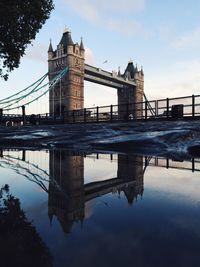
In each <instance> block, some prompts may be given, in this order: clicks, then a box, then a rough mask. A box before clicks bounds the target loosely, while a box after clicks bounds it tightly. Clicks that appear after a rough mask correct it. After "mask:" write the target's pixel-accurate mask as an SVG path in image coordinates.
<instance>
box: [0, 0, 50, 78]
mask: <svg viewBox="0 0 200 267" xmlns="http://www.w3.org/2000/svg"><path fill="white" fill-rule="evenodd" d="M53 7H54V6H53V2H52V0H34V1H31V0H24V1H21V0H1V1H0V77H3V78H4V79H5V80H7V79H8V73H9V72H10V71H12V70H13V69H14V68H17V67H18V66H19V63H20V58H21V57H22V56H23V55H24V54H25V49H26V47H27V45H28V44H30V43H31V41H32V40H33V39H35V36H36V33H37V32H38V31H39V29H41V27H42V25H43V24H44V23H45V21H46V20H47V19H48V18H49V16H50V12H51V10H52V9H53Z"/></svg>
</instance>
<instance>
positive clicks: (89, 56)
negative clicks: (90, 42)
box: [85, 47, 95, 65]
mask: <svg viewBox="0 0 200 267" xmlns="http://www.w3.org/2000/svg"><path fill="white" fill-rule="evenodd" d="M85 63H86V64H89V65H95V59H94V54H93V52H92V49H90V48H89V47H86V48H85Z"/></svg>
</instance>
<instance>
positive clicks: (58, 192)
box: [0, 150, 200, 267]
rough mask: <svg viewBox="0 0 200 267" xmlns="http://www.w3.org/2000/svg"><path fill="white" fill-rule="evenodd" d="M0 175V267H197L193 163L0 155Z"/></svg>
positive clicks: (198, 176) (199, 175)
mask: <svg viewBox="0 0 200 267" xmlns="http://www.w3.org/2000/svg"><path fill="white" fill-rule="evenodd" d="M0 174H1V175H0V188H1V194H0V204H1V207H0V208H1V209H0V219H1V221H0V228H1V230H0V232H1V237H0V240H1V242H0V246H1V266H2V267H4V266H38V267H40V266H41V267H44V266H56V267H62V266H63V267H64V266H73V267H74V266H97V267H98V266H99V267H104V266H120V267H121V266H127V267H128V266H139V267H140V266H145V267H146V266H148V267H151V266H152V267H154V266H176V267H177V266H187V267H188V266H200V253H199V248H200V160H199V159H188V160H187V161H177V160H172V159H166V158H162V157H160V158H156V157H150V156H146V157H145V156H138V155H126V154H119V155H118V154H87V155H86V154H83V153H81V154H80V153H79V154H78V153H75V152H69V151H67V150H52V151H49V150H42V151H30V150H29V151H28V150H27V151H25V150H1V155H0ZM5 185H6V186H5ZM3 199H4V201H3ZM13 203H14V204H13ZM13 207H14V208H13ZM20 212H21V213H20ZM22 213H23V216H22V215H20V214H22ZM16 222H21V223H20V224H19V225H17V223H16ZM27 229H29V230H27ZM30 229H34V230H30ZM13 244H14V245H13ZM9 255H12V256H11V257H9ZM2 264H3V265H2ZM17 264H20V265H17Z"/></svg>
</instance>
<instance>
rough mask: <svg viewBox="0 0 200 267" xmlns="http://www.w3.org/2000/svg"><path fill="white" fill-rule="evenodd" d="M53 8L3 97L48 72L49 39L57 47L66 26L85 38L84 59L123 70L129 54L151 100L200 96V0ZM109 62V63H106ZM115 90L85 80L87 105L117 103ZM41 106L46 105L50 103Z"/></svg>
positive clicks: (67, 0)
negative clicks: (139, 72) (142, 70)
mask: <svg viewBox="0 0 200 267" xmlns="http://www.w3.org/2000/svg"><path fill="white" fill-rule="evenodd" d="M54 3H55V10H54V11H53V12H52V14H51V17H50V19H49V20H48V21H47V22H46V24H45V25H44V26H43V28H42V29H41V30H40V32H39V33H38V34H37V36H36V39H35V40H34V42H33V44H32V45H30V46H29V47H28V48H27V50H26V55H25V56H24V57H23V58H22V60H21V64H20V67H19V68H18V69H16V70H15V71H14V72H13V73H12V74H11V75H10V78H9V80H8V82H5V81H2V80H1V81H0V87H1V90H0V98H3V97H5V96H7V95H9V94H12V93H14V92H16V91H17V90H19V89H22V88H24V87H25V86H26V85H28V84H30V83H31V82H33V81H34V80H35V79H37V78H39V77H40V76H42V75H43V74H44V73H45V72H47V49H48V45H49V39H50V38H51V39H52V42H53V47H54V48H55V47H56V45H57V44H58V42H59V41H60V38H61V36H62V33H63V30H64V28H65V26H66V27H68V28H70V30H71V32H72V38H73V41H74V42H79V41H80V38H81V36H82V37H83V41H84V45H85V48H86V62H88V63H89V64H92V65H96V66H99V67H101V68H104V69H106V70H109V71H112V70H117V69H118V67H119V66H120V68H121V71H124V69H125V67H126V65H127V63H128V61H129V59H130V58H131V59H132V60H133V61H134V63H137V65H138V67H140V66H141V65H142V66H143V68H144V74H145V93H146V95H147V96H148V98H149V99H156V98H163V97H172V96H183V95H191V94H199V88H200V12H199V10H200V1H199V0H191V1H188V0H176V1H172V0H168V1H160V0H110V1H106V0H101V1H98V2H97V1H95V0H85V1H82V0H73V1H71V0H56V1H54ZM105 60H107V61H108V62H107V63H106V64H103V62H104V61H105ZM116 96H117V93H116V90H115V89H112V88H105V87H103V86H98V85H94V84H91V83H88V82H85V106H86V107H89V106H93V105H107V104H111V103H112V104H115V103H116V101H117V97H116ZM43 108H48V107H47V104H45V106H44V105H43Z"/></svg>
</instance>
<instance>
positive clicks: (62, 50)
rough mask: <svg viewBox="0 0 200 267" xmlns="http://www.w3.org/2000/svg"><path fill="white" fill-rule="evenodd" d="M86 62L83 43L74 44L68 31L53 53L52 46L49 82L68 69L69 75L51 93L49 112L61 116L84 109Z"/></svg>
mask: <svg viewBox="0 0 200 267" xmlns="http://www.w3.org/2000/svg"><path fill="white" fill-rule="evenodd" d="M84 62H85V50H84V46H83V41H82V40H81V43H80V45H79V44H78V43H76V44H74V42H73V40H72V37H71V32H70V31H69V30H68V29H66V30H65V31H64V32H63V35H62V38H61V40H60V42H59V44H58V45H57V49H56V50H55V51H53V47H52V44H51V43H50V45H49V50H48V67H49V80H50V81H51V80H52V79H53V78H54V77H55V76H56V75H57V74H58V73H59V72H60V71H61V70H63V69H64V68H66V67H68V72H67V74H66V75H65V76H64V77H63V78H62V80H61V81H60V83H59V84H58V85H57V86H55V87H54V89H53V90H51V92H50V93H49V111H50V113H53V114H57V115H59V114H61V113H62V112H64V111H67V110H73V109H82V108H84Z"/></svg>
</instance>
